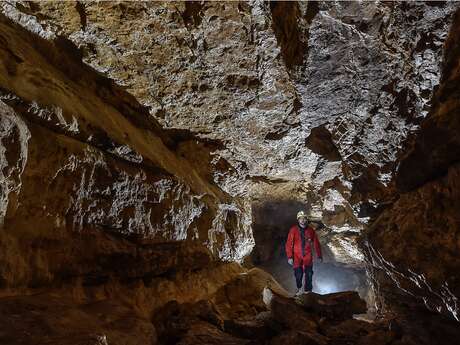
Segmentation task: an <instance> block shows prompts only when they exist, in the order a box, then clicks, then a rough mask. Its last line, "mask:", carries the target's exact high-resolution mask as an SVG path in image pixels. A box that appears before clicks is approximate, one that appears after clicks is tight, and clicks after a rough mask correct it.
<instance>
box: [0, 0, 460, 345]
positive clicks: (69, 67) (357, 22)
mask: <svg viewBox="0 0 460 345" xmlns="http://www.w3.org/2000/svg"><path fill="white" fill-rule="evenodd" d="M457 7H458V4H457V3H455V2H446V3H437V2H436V3H412V2H409V3H407V2H401V3H386V2H376V3H372V2H360V3H358V2H347V3H343V2H324V3H315V2H309V3H296V2H286V3H274V2H273V3H263V2H259V1H252V2H249V3H237V2H228V3H224V2H209V3H192V2H186V3H172V2H165V3H160V2H126V3H124V2H24V3H22V2H17V3H15V2H2V3H0V8H1V11H2V16H1V18H0V41H1V47H0V87H1V89H0V98H1V103H0V114H1V117H0V158H1V160H0V167H1V169H0V182H1V187H2V188H1V189H0V224H1V234H0V244H1V248H2V250H1V251H0V287H1V288H2V291H1V294H2V295H3V294H21V293H23V292H27V293H30V292H36V290H35V289H36V288H43V289H44V288H50V287H52V288H56V289H59V288H62V287H65V288H66V289H69V290H71V293H72V294H73V295H72V296H67V295H66V296H65V298H69V300H70V299H73V298H76V299H77V301H76V302H75V303H77V304H78V305H81V304H85V303H87V302H88V301H91V302H94V301H96V300H100V299H121V300H122V301H124V302H126V303H127V304H129V305H131V306H135V307H133V308H134V309H137V308H139V309H141V311H138V312H140V313H141V314H142V317H143V318H144V319H143V321H142V322H135V323H134V325H135V327H139V328H144V327H145V335H146V337H147V338H155V331H154V330H153V329H152V328H151V327H150V323H149V321H148V322H147V321H146V320H150V319H151V314H152V311H153V310H157V308H161V307H163V306H164V304H165V303H167V302H169V301H171V300H173V299H176V300H177V301H178V303H195V302H197V301H198V300H200V299H204V300H206V299H210V298H211V296H214V297H215V296H216V294H217V295H219V296H221V298H222V300H221V301H220V302H221V303H220V304H221V306H222V305H226V304H230V309H231V310H230V311H231V312H232V313H234V314H231V315H232V316H235V315H237V313H238V311H241V310H242V311H241V313H244V312H247V310H248V309H246V307H248V306H247V305H246V306H241V305H240V304H239V303H236V302H235V301H237V300H238V298H241V296H244V297H245V298H246V297H247V298H248V299H250V300H251V301H250V303H249V305H250V307H251V308H255V309H256V310H257V308H259V307H260V305H259V304H260V303H259V302H260V301H259V300H257V298H256V297H255V296H256V295H257V293H259V292H260V289H259V288H260V286H258V287H257V289H256V288H254V289H253V290H251V291H252V294H251V295H244V294H236V295H235V296H236V297H235V298H234V299H233V301H232V303H230V302H228V301H226V300H225V298H224V297H222V296H227V295H228V294H227V292H228V291H234V290H235V289H237V288H239V289H241V290H244V289H245V288H246V285H245V283H247V281H245V280H244V278H241V277H242V276H245V273H246V272H245V271H244V270H243V269H242V268H241V267H239V266H238V265H232V264H227V265H222V264H221V263H218V262H217V261H218V260H219V259H220V260H224V261H241V260H242V259H243V258H244V257H245V256H247V255H248V254H249V253H250V252H251V250H252V248H253V246H254V240H253V234H252V230H253V229H251V210H250V208H251V205H252V204H253V203H252V202H253V201H254V200H256V201H257V200H270V199H279V200H291V201H293V202H294V203H296V205H300V204H301V205H304V206H305V208H307V209H308V211H310V212H311V214H312V215H313V216H316V217H321V218H322V220H323V223H324V224H325V225H326V227H327V231H325V233H324V234H323V236H324V237H323V239H324V241H325V242H324V245H326V246H327V247H328V248H329V249H330V253H329V254H330V257H331V258H332V260H333V261H334V260H335V261H339V262H341V263H343V264H346V265H348V266H361V267H362V265H363V255H362V253H361V252H360V251H359V250H358V247H357V245H356V240H357V238H358V236H359V233H360V231H361V229H362V228H363V226H364V224H365V223H366V222H367V221H368V219H369V217H374V216H377V215H378V214H379V212H380V211H381V210H380V209H379V207H380V206H381V202H382V200H383V201H385V202H389V203H392V202H393V201H394V200H393V199H388V198H390V197H393V196H395V195H396V196H400V198H399V200H398V201H397V202H395V203H394V205H391V204H390V207H389V208H388V209H387V210H385V211H384V213H383V214H382V216H381V217H380V218H379V219H378V220H377V222H376V223H375V224H374V225H373V226H372V228H371V230H370V232H369V234H368V241H367V244H368V246H367V247H365V249H366V255H367V259H366V260H367V261H368V262H370V263H371V264H372V265H373V266H374V267H375V272H374V276H373V277H374V278H375V279H376V282H378V283H379V287H380V289H381V292H382V295H383V296H384V297H385V298H386V300H387V301H388V303H389V304H393V305H395V302H396V301H397V299H398V298H401V300H404V301H405V302H406V301H409V300H406V299H405V298H404V296H406V295H404V294H401V293H400V292H401V290H398V289H399V288H402V289H405V290H407V291H408V292H410V293H412V294H414V295H415V299H413V301H415V303H418V302H419V301H418V300H420V299H422V300H423V298H425V300H423V302H425V303H426V304H427V305H429V306H430V307H432V308H434V309H439V310H440V311H441V312H443V313H444V314H447V315H451V316H454V317H457V315H458V307H457V299H458V296H459V294H458V282H457V277H456V276H455V275H452V277H453V278H452V277H451V275H450V274H451V273H452V272H454V271H455V272H457V271H458V267H457V261H456V259H455V255H452V253H456V252H458V248H457V247H458V246H456V245H457V242H458V241H456V238H457V237H456V232H457V229H458V222H457V218H456V214H458V212H457V213H456V210H457V208H456V200H457V199H458V198H457V193H456V187H457V184H456V180H457V175H458V172H457V170H458V169H457V167H456V166H454V165H453V164H454V162H456V161H457V160H458V157H457V153H458V150H457V148H458V147H457V146H458V145H457V135H456V134H455V133H456V129H457V128H458V126H457V124H456V120H455V119H457V118H458V117H457V116H455V114H456V99H457V97H456V96H457V95H456V94H455V90H456V89H457V83H456V79H455V78H456V77H457V68H456V67H457V65H456V61H457V57H458V47H457V45H456V42H458V40H457V38H458V37H457V36H458V35H457V34H456V31H455V30H457V27H458V25H457V24H455V25H454V32H453V33H452V35H451V37H450V38H449V41H448V45H447V49H445V50H444V52H445V53H444V55H445V56H446V58H447V60H446V61H445V63H444V66H443V67H444V77H443V80H442V82H441V84H440V77H441V73H440V71H441V63H440V61H441V57H442V56H443V44H444V42H445V40H446V37H447V33H448V30H449V27H450V24H451V18H452V14H453V13H454V12H455V10H456V8H457ZM456 25H457V26H456ZM102 75H103V76H102ZM438 84H440V85H438ZM436 88H439V89H438V90H437V92H436V97H435V98H434V102H433V104H434V108H433V110H431V116H430V117H429V118H428V120H427V121H425V120H424V119H425V117H426V116H427V114H428V112H429V111H430V109H431V105H430V99H431V98H432V95H433V90H435V89H436ZM421 124H422V130H421V135H420V137H419V139H417V140H416V141H415V142H414V143H415V144H414V145H415V146H414V147H413V148H412V149H410V151H409V153H408V155H407V157H405V158H404V159H402V160H400V165H399V167H400V168H399V170H398V174H397V175H396V180H395V182H396V183H395V184H394V185H393V184H392V183H390V181H391V180H392V178H394V176H393V175H394V172H395V171H396V166H397V165H396V162H397V160H398V157H399V156H400V155H401V153H407V150H406V149H405V148H404V147H403V146H404V142H405V140H406V139H407V137H408V135H409V134H413V133H415V131H416V130H417V128H418V126H419V125H421ZM165 128H166V129H165ZM425 159H426V160H427V163H426V164H421V162H423V160H425ZM414 172H416V174H414ZM443 174H444V175H446V176H444V177H440V176H441V175H443ZM430 180H431V182H428V181H430ZM402 193H405V194H402ZM439 199H442V200H443V202H439ZM446 200H447V201H448V202H446ZM298 203H300V204H298ZM409 207H410V208H411V210H413V212H412V213H411V214H409V215H407V209H408V208H409ZM427 208H428V209H429V210H434V211H436V212H439V213H438V216H439V217H438V218H436V217H431V214H430V213H429V212H425V211H426V209H427ZM291 211H292V212H293V213H295V212H294V211H293V210H291ZM441 215H442V216H441ZM399 216H401V217H399ZM403 216H404V217H403ZM288 218H289V219H290V217H287V218H286V222H288ZM283 222H284V221H283ZM430 222H432V223H430ZM426 224H430V225H429V226H425V225H426ZM420 227H423V231H421V232H419V231H417V232H415V231H414V229H418V228H420ZM395 229H396V230H397V231H394V230H395ZM438 229H445V232H444V233H443V234H442V235H440V236H434V237H435V241H434V243H433V244H434V245H435V247H436V248H437V247H440V246H441V247H442V246H444V247H447V248H448V250H445V251H436V250H434V252H432V251H431V248H426V245H424V244H425V243H427V242H426V241H425V240H426V238H432V237H433V236H431V235H432V234H436V233H437V231H438ZM272 230H273V229H272ZM276 231H277V230H276V229H275V230H274V231H273V232H272V234H273V233H274V232H276ZM257 235H259V234H257ZM265 235H267V234H265ZM269 237H270V236H267V238H269ZM414 237H415V238H417V240H413V238H414ZM419 238H420V244H419V240H418V239H419ZM262 240H263V239H262ZM256 242H257V238H256ZM267 243H268V241H267ZM430 243H432V242H430ZM259 244H260V243H259ZM413 244H415V246H413ZM403 245H404V246H403ZM403 247H404V248H409V249H410V250H408V251H401V248H403ZM278 249H279V248H278ZM257 252H258V254H260V255H261V256H267V253H268V254H270V248H268V249H267V247H264V246H263V245H262V246H261V247H260V248H257ZM278 252H279V250H278ZM408 252H409V254H410V255H407V254H408ZM427 252H429V253H431V254H432V256H433V258H435V260H433V261H426V260H425V256H424V255H425V254H424V253H427ZM409 259H410V260H409ZM439 267H442V269H438V268H439ZM409 269H410V270H411V271H412V273H410V274H408V273H407V272H409ZM240 274H241V276H240ZM401 274H402V275H401ZM388 276H389V277H390V278H391V279H388ZM235 277H239V278H235ZM234 279H236V282H235V284H233V285H231V287H228V286H227V287H226V284H227V283H229V282H232V281H234ZM264 279H265V277H264ZM267 279H268V278H267ZM395 283H396V284H395ZM398 284H399V286H398ZM405 284H408V286H406V285H405ZM414 284H415V286H414ZM417 285H419V286H417ZM423 285H425V288H424V287H423ZM420 286H422V287H420ZM64 290H65V289H61V290H60V291H61V292H62V291H64ZM219 291H220V294H219V293H218V292H219ZM240 292H241V291H240ZM401 296H402V297H401ZM214 297H213V298H214ZM216 298H217V297H216ZM256 300H257V301H258V302H254V304H251V303H253V301H256ZM19 302H21V301H19ZM19 302H18V303H19ZM26 302H27V301H26ZM227 302H228V303H227ZM21 303H22V302H21ZM52 303H58V302H56V301H53V302H52ZM72 303H73V302H72ZM72 303H70V304H69V305H64V306H62V307H63V308H64V309H65V310H70V311H69V313H70V314H73V312H72V310H73V309H72V308H74V305H73V304H72ZM118 303H121V304H123V303H122V302H120V300H118V301H117V303H115V304H114V305H111V306H110V307H109V309H111V308H115V309H116V308H117V306H118ZM407 303H409V302H407ZM410 303H412V300H411V301H410ZM13 304H14V303H13ZM26 304H27V303H26ZM240 307H241V308H242V309H241V310H240V309H239V308H240ZM38 308H40V306H38ZM232 308H234V309H232ZM13 309H14V308H13ZM13 309H11V310H13ZM102 309H104V308H102ZM249 309H250V308H249ZM123 310H124V309H123V308H121V314H123ZM119 311H120V310H119ZM6 314H8V313H6ZM83 314H84V313H83ZM90 314H91V313H90ZM114 314H115V315H119V313H118V312H114ZM135 315H136V317H137V316H138V314H135ZM229 315H230V314H229ZM82 317H83V318H84V319H85V320H87V321H86V322H87V323H88V324H93V323H94V324H95V325H96V326H97V327H96V326H95V329H94V331H95V332H96V331H97V332H105V330H106V328H104V327H105V326H104V325H102V324H98V323H97V322H95V321H94V320H92V318H91V316H88V317H86V316H82ZM77 319H78V318H77ZM120 319H121V321H120V323H124V321H123V318H122V317H120ZM10 321H11V320H10ZM144 322H147V323H149V325H147V326H146V324H145V323H144ZM12 323H14V322H12ZM31 324H33V322H31ZM235 327H236V326H235ZM204 328H205V329H207V331H209V332H211V331H210V330H209V329H208V328H206V327H204ZM345 328H346V327H345ZM64 329H65V327H64ZM199 329H200V328H198V331H199ZM18 332H21V334H22V331H21V330H18ZM292 332H293V334H294V336H295V335H296V334H297V333H295V332H297V331H292ZM198 333H199V332H198ZM291 335H292V334H291ZM56 336H58V335H56ZM191 336H193V334H192V335H191ZM88 337H90V338H91V339H93V340H92V341H93V342H94V343H98V342H99V343H101V342H102V343H104V341H105V340H104V338H100V337H99V335H97V334H96V335H94V334H90V335H88ZM90 338H88V339H90ZM288 338H289V337H288ZM57 339H58V338H57ZM280 339H281V340H280ZM282 339H283V336H280V338H278V340H279V341H280V342H282ZM57 341H59V339H58V340H57ZM82 341H83V340H82ZM85 341H86V340H85ZM88 341H89V340H88Z"/></svg>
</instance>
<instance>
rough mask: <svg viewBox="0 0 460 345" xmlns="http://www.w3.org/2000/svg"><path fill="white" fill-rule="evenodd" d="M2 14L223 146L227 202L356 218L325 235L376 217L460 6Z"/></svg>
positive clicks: (168, 6) (57, 6)
mask: <svg viewBox="0 0 460 345" xmlns="http://www.w3.org/2000/svg"><path fill="white" fill-rule="evenodd" d="M2 8H3V12H4V13H5V14H7V15H8V16H10V17H11V18H14V19H15V20H16V21H18V22H21V23H23V25H25V26H27V27H29V28H30V29H32V30H35V31H37V32H39V33H40V34H41V35H42V36H47V37H54V36H57V35H62V36H64V37H67V38H69V39H70V40H71V41H72V42H74V43H75V44H76V45H77V46H78V47H79V49H80V51H81V52H82V55H83V60H84V61H85V62H86V63H88V64H89V65H91V66H92V67H93V68H95V69H96V70H99V71H101V72H103V73H105V74H106V75H108V76H109V77H110V78H112V79H113V80H115V81H116V82H117V83H118V84H119V85H123V86H125V87H126V88H127V90H128V91H129V92H130V93H132V94H133V95H134V96H135V97H136V99H137V100H139V101H140V102H141V103H142V104H143V105H146V106H148V107H149V112H150V114H151V115H152V116H154V117H156V118H157V119H158V120H159V121H160V122H161V123H162V124H163V125H164V126H167V127H173V128H187V129H191V130H192V131H193V132H195V133H197V134H198V135H199V136H200V137H206V138H212V139H216V140H218V141H219V142H222V143H223V146H222V147H220V148H219V149H218V150H216V151H217V155H216V160H218V159H219V158H218V157H223V158H225V159H227V160H228V161H229V163H230V165H229V171H227V172H226V173H214V179H215V180H216V181H218V183H219V184H220V185H221V186H222V187H223V188H224V189H225V190H226V191H228V192H229V193H231V194H232V195H241V194H243V195H248V194H249V195H251V193H252V192H256V191H257V190H258V189H259V188H263V185H264V184H265V183H273V182H274V181H275V182H276V183H283V182H288V181H291V182H292V181H293V182H295V183H299V184H302V185H303V184H305V185H306V186H307V188H308V189H309V190H314V191H315V192H319V194H320V195H321V198H320V199H319V200H317V203H316V205H315V206H316V207H315V209H316V212H317V213H319V214H318V215H320V216H321V211H320V210H323V211H324V212H326V213H327V212H329V213H332V215H334V214H336V213H337V214H340V213H343V210H344V209H347V208H349V209H350V210H351V211H352V212H351V215H352V218H354V219H351V220H350V219H343V218H340V217H339V219H336V220H335V221H334V219H331V220H330V221H328V224H327V225H330V226H331V227H334V226H335V227H343V226H345V227H346V226H347V225H348V227H354V228H360V227H361V226H360V222H359V221H358V222H357V220H356V218H357V217H360V218H365V217H367V216H368V215H371V214H372V212H374V209H375V207H376V206H377V204H378V201H379V200H380V199H381V197H382V193H383V190H384V188H385V186H386V185H387V184H388V182H389V181H390V179H391V176H392V174H393V170H394V162H395V160H396V158H397V155H398V152H400V149H401V144H402V142H403V141H404V139H405V138H406V137H407V135H408V134H409V133H410V132H411V131H413V130H414V129H416V128H417V125H418V123H419V122H420V119H422V118H424V117H425V116H426V114H427V112H428V109H429V100H430V98H431V95H432V91H433V89H434V88H435V87H436V85H438V83H439V77H440V70H439V67H440V66H439V61H440V57H441V54H442V44H443V41H444V39H445V37H446V34H447V31H448V28H449V24H450V17H451V14H452V13H453V11H454V10H455V8H456V4H455V3H449V2H448V3H444V4H440V3H436V4H434V3H433V4H430V3H408V2H401V3H397V2H394V3H374V2H364V3H353V2H349V3H343V2H337V3H336V2H324V3H323V2H320V3H317V2H308V3H296V2H292V3H285V4H284V3H276V2H271V3H262V2H257V1H254V2H249V3H237V2H219V3H212V2H210V3H191V2H185V3H179V2H177V3H160V2H155V3H122V2H121V3H118V2H109V3H108V2H97V3H96V2H78V3H72V2H66V3H56V2H40V3H33V4H29V3H13V4H3V5H2ZM101 13H104V15H101ZM216 100H217V101H216ZM251 191H252V192H251ZM299 199H301V200H302V197H300V198H299ZM303 201H305V199H304V200H303ZM350 205H351V206H352V207H350ZM332 218H333V217H332ZM348 218H349V217H348ZM363 220H364V219H361V220H360V221H363Z"/></svg>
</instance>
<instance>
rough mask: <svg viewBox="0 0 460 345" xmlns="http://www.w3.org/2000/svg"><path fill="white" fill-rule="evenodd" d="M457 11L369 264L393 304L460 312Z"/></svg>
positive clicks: (373, 233)
mask: <svg viewBox="0 0 460 345" xmlns="http://www.w3.org/2000/svg"><path fill="white" fill-rule="evenodd" d="M459 39H460V15H459V13H458V12H457V14H456V16H455V20H454V23H453V25H452V29H451V31H450V34H449V37H448V39H447V41H446V47H445V51H446V56H445V59H444V61H443V75H442V79H441V80H442V82H441V84H440V86H439V88H438V89H437V91H436V93H435V95H434V98H433V107H432V109H431V112H430V115H429V117H428V118H427V119H426V120H425V121H424V122H423V123H422V125H421V130H420V132H419V134H418V135H417V136H416V137H415V138H413V140H412V141H411V142H410V146H409V148H408V150H407V152H406V153H405V155H404V157H403V158H402V160H401V162H400V164H399V170H398V174H397V175H396V178H395V184H396V186H397V188H398V193H396V194H395V195H393V199H392V202H391V203H389V205H388V206H387V208H386V209H385V211H384V212H383V213H382V214H381V215H380V216H379V217H378V219H377V220H376V221H375V223H373V225H372V226H371V227H370V229H369V231H368V232H367V236H366V241H365V242H364V244H365V246H366V248H367V254H368V258H369V260H370V264H371V265H372V266H373V267H374V269H375V270H374V273H375V279H376V283H377V286H378V288H379V290H380V291H381V294H382V295H383V297H384V300H385V301H384V302H385V303H386V304H387V307H388V308H390V309H405V310H406V311H407V309H408V307H409V310H410V309H414V308H417V307H418V306H420V305H426V307H428V308H429V309H430V310H433V311H437V312H440V313H443V314H444V315H448V316H450V317H453V318H454V319H456V320H457V321H459V320H460V309H459V308H460V304H459V298H460V276H459V274H458V272H459V268H460V260H459V256H458V252H459V250H460V241H459V237H458V229H459V226H460V218H459V209H460V205H459V201H458V200H459V192H460V186H459V182H458V181H459V174H460V167H459V164H458V160H459V158H460V154H459V153H460V142H459V138H458V133H459V130H460V123H459V120H458V118H459V117H458V113H459V109H460V104H459V101H458V99H459V91H458V90H459V85H460V84H459V80H460V79H459V78H460V74H459V69H458V61H459V57H460V50H459V44H458V42H459Z"/></svg>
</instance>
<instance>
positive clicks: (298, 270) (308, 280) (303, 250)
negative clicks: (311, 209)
mask: <svg viewBox="0 0 460 345" xmlns="http://www.w3.org/2000/svg"><path fill="white" fill-rule="evenodd" d="M307 221H308V220H307V215H306V214H305V212H303V211H300V212H298V213H297V224H296V225H293V226H292V227H291V228H290V230H289V234H288V237H287V241H286V256H287V258H288V263H289V264H290V265H291V266H293V268H294V276H295V281H296V286H297V291H296V296H297V295H299V294H301V293H303V292H304V291H311V290H312V289H313V253H312V252H313V247H314V250H315V253H316V256H317V258H318V259H319V260H320V261H321V262H322V261H323V257H322V255H321V245H320V243H319V241H318V237H317V236H316V232H315V230H314V229H313V227H311V226H307ZM304 276H305V286H303V277H304Z"/></svg>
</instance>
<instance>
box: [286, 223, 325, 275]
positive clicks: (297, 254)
mask: <svg viewBox="0 0 460 345" xmlns="http://www.w3.org/2000/svg"><path fill="white" fill-rule="evenodd" d="M304 231H305V255H304V256H303V257H302V240H301V238H300V227H299V226H298V225H294V226H292V227H291V229H290V230H289V235H288V238H287V241H286V256H287V257H288V259H294V268H296V267H300V266H303V267H305V266H311V265H312V264H313V255H312V243H313V246H314V247H315V252H316V257H318V258H321V257H322V255H321V246H320V244H319V241H318V237H317V236H316V232H315V230H313V229H312V228H310V227H307V228H306V229H305V230H304Z"/></svg>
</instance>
